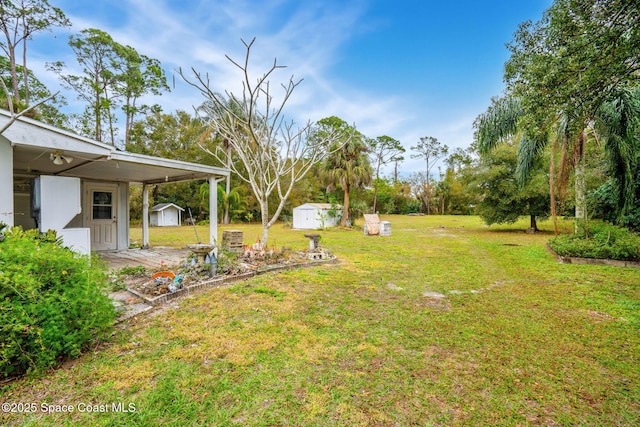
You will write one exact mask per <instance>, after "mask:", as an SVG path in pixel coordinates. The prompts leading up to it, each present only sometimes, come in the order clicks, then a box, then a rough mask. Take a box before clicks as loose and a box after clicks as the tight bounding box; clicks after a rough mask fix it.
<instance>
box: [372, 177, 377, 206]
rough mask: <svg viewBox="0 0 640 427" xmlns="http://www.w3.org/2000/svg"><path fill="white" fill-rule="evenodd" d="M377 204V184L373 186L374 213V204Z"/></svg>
mask: <svg viewBox="0 0 640 427" xmlns="http://www.w3.org/2000/svg"><path fill="white" fill-rule="evenodd" d="M377 203H378V183H377V182H376V183H375V185H374V186H373V212H372V213H376V204H377Z"/></svg>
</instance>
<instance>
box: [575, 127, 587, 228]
mask: <svg viewBox="0 0 640 427" xmlns="http://www.w3.org/2000/svg"><path fill="white" fill-rule="evenodd" d="M585 142H586V139H585V131H582V132H581V133H580V137H579V140H578V144H579V146H578V149H577V153H576V156H577V158H576V167H575V192H576V213H575V215H576V226H575V231H576V232H577V231H578V230H579V228H580V227H586V225H587V183H586V179H585V164H584V163H585V156H584V146H585Z"/></svg>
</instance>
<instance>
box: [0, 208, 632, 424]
mask: <svg viewBox="0 0 640 427" xmlns="http://www.w3.org/2000/svg"><path fill="white" fill-rule="evenodd" d="M383 219H388V220H390V221H391V222H392V227H393V228H392V236H390V237H365V236H363V235H362V232H361V231H342V230H335V231H323V232H321V234H322V241H321V243H322V244H323V246H324V247H326V248H328V249H330V250H332V251H333V252H334V253H335V254H336V255H337V256H338V257H339V258H340V259H341V261H342V262H341V263H340V264H338V265H335V266H324V267H315V268H312V269H303V270H297V271H291V272H286V273H280V274H277V275H263V276H258V277H256V278H254V279H251V280H249V281H246V282H241V283H237V284H235V285H233V286H232V287H227V288H219V289H211V290H208V291H206V292H202V293H198V294H196V295H193V296H191V297H188V298H184V299H182V300H180V301H179V302H178V303H177V305H176V306H170V307H167V308H166V309H164V310H161V311H158V312H156V313H153V314H151V315H148V316H146V317H142V318H139V319H137V320H135V321H133V322H132V323H131V324H130V325H129V326H128V328H127V329H126V330H123V331H120V332H119V333H118V334H117V335H116V336H115V337H114V341H113V343H110V344H108V345H105V346H103V347H102V348H99V349H96V350H95V351H94V352H91V353H89V354H86V355H85V356H84V357H82V358H81V359H79V360H77V361H73V362H69V363H67V364H65V365H64V366H63V367H62V368H60V369H58V370H54V371H52V372H50V373H49V374H48V375H46V376H43V377H40V378H32V379H22V380H19V381H16V382H13V383H10V384H5V385H3V386H1V387H2V388H1V389H0V390H1V392H2V399H1V400H2V401H3V402H15V403H17V402H23V403H30V402H35V403H37V405H38V411H36V413H34V414H24V413H23V414H11V415H9V416H7V414H2V415H0V417H3V418H0V422H8V423H9V424H14V425H51V426H54V425H55V426H57V425H70V426H71V425H74V426H75V425H85V426H88V425H105V426H115V425H140V426H153V425H163V426H201V425H223V426H227V425H228V426H234V425H238V426H262V425H264V426H273V425H291V426H333V425H335V426H410V425H420V426H430V425H433V426H440V425H441V426H450V425H453V426H456V425H464V426H476V425H488V426H495V425H505V426H516V425H522V426H524V425H545V426H547V425H552V426H556V425H557V426H569V425H584V426H627V425H629V426H630V425H639V424H640V271H638V270H637V269H630V268H627V269H621V268H614V267H605V266H584V265H563V264H559V263H558V262H557V261H556V259H555V258H554V257H553V256H552V255H551V254H550V253H549V252H548V251H547V249H546V247H545V244H546V241H547V239H548V238H549V237H550V234H548V233H546V234H545V233H542V234H536V235H529V234H525V233H523V232H521V231H520V230H524V229H525V228H526V227H527V226H528V224H527V223H526V222H525V221H523V222H522V223H519V224H516V225H514V226H508V227H506V226H504V227H491V228H487V227H486V226H484V225H483V224H482V223H481V221H480V220H479V219H478V218H475V217H441V216H431V217H401V216H392V217H386V218H383ZM542 225H543V226H546V228H547V229H550V228H551V225H550V224H549V223H543V224H542ZM564 226H565V227H566V228H570V227H571V225H570V224H564ZM229 228H231V229H241V230H243V231H244V232H245V241H246V242H247V243H251V242H252V241H254V240H255V239H256V238H257V236H258V235H259V228H258V226H256V225H251V226H231V227H229ZM222 229H224V228H221V231H222ZM200 230H202V233H206V232H207V228H205V227H203V228H202V229H199V233H201V232H200ZM136 233H138V234H136ZM165 233H166V235H165ZM304 233H305V232H304V231H296V230H290V229H285V228H284V227H282V226H281V225H278V226H275V227H274V228H273V229H272V233H271V237H272V241H271V243H272V244H275V245H276V247H281V246H289V247H293V248H296V249H302V248H304V247H306V245H307V239H305V238H304V237H303V234H304ZM163 236H166V237H163ZM200 236H201V239H202V238H203V237H202V236H206V234H200ZM135 239H139V230H133V231H132V240H135ZM194 241H195V235H194V233H193V228H192V227H181V228H175V229H170V230H161V229H153V230H152V231H151V242H152V244H156V245H165V244H166V245H177V246H182V245H184V244H186V243H193V242H194ZM427 292H437V293H441V294H444V295H445V296H446V297H445V298H433V297H428V296H425V293H427ZM112 402H115V403H118V402H120V403H123V404H124V407H128V405H129V404H130V403H131V404H132V405H133V406H135V411H134V412H128V413H123V412H115V411H113V410H112V409H113V408H112V407H111V406H110V405H111V403H112ZM42 403H46V404H54V405H65V404H66V405H74V407H75V408H76V410H75V411H74V412H73V413H70V414H69V413H55V414H49V413H43V412H42V411H41V404H42ZM86 403H90V404H94V405H108V407H107V409H109V411H108V412H80V411H79V410H78V408H80V409H85V410H86V406H85V405H86ZM96 409H101V408H100V407H97V408H96Z"/></svg>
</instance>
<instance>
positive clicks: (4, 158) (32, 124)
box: [0, 109, 229, 254]
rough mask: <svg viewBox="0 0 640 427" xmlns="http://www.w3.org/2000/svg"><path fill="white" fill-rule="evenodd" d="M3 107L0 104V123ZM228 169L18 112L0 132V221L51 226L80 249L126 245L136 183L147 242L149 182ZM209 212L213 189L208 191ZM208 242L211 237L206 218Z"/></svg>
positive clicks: (211, 175)
mask: <svg viewBox="0 0 640 427" xmlns="http://www.w3.org/2000/svg"><path fill="white" fill-rule="evenodd" d="M10 119H11V114H10V113H9V112H8V111H6V110H1V109H0V128H1V127H2V126H4V125H5V124H7V123H8V122H9V121H10ZM228 175H229V171H228V170H227V169H223V168H217V167H212V166H204V165H199V164H195V163H188V162H183V161H178V160H172V159H163V158H159V157H152V156H144V155H141V154H134V153H129V152H126V151H121V150H118V149H117V148H115V147H114V146H112V145H108V144H104V143H102V142H98V141H94V140H92V139H89V138H85V137H81V136H78V135H76V134H74V133H71V132H68V131H65V130H62V129H58V128H55V127H53V126H49V125H46V124H44V123H41V122H39V121H36V120H32V119H29V118H26V117H21V118H19V119H18V120H16V121H15V122H14V123H12V124H11V125H10V126H9V127H8V128H7V129H6V130H4V132H2V134H0V222H3V223H5V224H7V225H9V226H14V225H20V226H22V227H23V228H25V229H29V228H39V229H40V230H42V231H46V230H48V229H53V230H55V231H56V232H57V233H58V235H59V236H61V237H62V239H63V243H64V244H65V245H66V246H69V247H71V248H72V249H74V250H76V251H77V252H80V253H85V254H86V253H89V252H90V251H107V250H121V249H127V248H128V247H129V187H130V186H131V185H142V188H143V192H142V196H143V208H142V209H143V215H142V218H143V219H142V241H143V246H144V247H148V246H149V221H148V218H149V189H150V187H151V186H153V185H158V184H162V183H165V182H179V181H190V180H196V179H206V180H208V182H209V185H211V186H212V187H213V188H216V185H217V182H218V181H221V180H223V179H225V177H227V176H228ZM210 194H211V195H212V196H210V197H209V210H210V215H211V218H217V208H218V207H217V200H216V195H217V191H210ZM209 227H210V230H209V231H210V233H209V234H210V237H209V240H210V243H215V241H216V240H217V233H218V230H217V224H216V221H210V225H209Z"/></svg>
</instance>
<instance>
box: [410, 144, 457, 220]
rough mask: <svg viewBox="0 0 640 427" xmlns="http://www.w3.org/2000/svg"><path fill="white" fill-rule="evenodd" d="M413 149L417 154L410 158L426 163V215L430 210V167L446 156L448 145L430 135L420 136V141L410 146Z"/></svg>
mask: <svg viewBox="0 0 640 427" xmlns="http://www.w3.org/2000/svg"><path fill="white" fill-rule="evenodd" d="M411 149H412V150H413V151H416V152H417V154H412V155H411V158H412V159H424V160H425V161H426V163H427V169H426V176H425V177H426V205H427V215H429V214H430V213H431V212H430V210H431V206H430V201H431V179H430V176H431V169H433V166H435V164H436V163H437V161H438V160H440V159H441V158H442V157H444V156H446V155H447V154H448V153H449V147H448V146H446V145H442V144H441V143H440V141H438V140H437V139H436V138H434V137H432V136H424V137H422V138H420V141H419V142H418V144H417V145H415V146H413V147H411Z"/></svg>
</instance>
